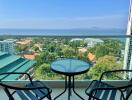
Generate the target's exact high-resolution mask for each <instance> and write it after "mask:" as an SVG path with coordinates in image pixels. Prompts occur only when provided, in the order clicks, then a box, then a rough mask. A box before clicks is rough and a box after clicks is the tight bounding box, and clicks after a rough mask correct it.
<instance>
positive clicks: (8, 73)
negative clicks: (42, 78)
mask: <svg viewBox="0 0 132 100" xmlns="http://www.w3.org/2000/svg"><path fill="white" fill-rule="evenodd" d="M11 74H22V75H23V74H25V75H27V76H28V78H29V80H30V82H31V84H32V83H33V82H32V78H31V77H30V75H29V74H28V73H24V72H7V73H0V75H11ZM2 80H3V79H0V81H2Z"/></svg>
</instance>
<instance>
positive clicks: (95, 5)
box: [0, 0, 129, 29]
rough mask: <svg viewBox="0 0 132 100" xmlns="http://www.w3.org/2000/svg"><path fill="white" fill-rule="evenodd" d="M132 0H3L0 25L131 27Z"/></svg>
mask: <svg viewBox="0 0 132 100" xmlns="http://www.w3.org/2000/svg"><path fill="white" fill-rule="evenodd" d="M128 14H129V0H0V28H36V29H72V28H95V27H97V28H103V29H106V28H110V29H111V28H119V29H125V28H126V27H127V21H128Z"/></svg>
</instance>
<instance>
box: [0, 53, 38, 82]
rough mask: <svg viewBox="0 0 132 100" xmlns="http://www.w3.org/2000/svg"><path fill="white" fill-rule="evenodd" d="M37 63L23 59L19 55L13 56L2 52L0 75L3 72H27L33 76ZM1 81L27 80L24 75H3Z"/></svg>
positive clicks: (0, 55) (0, 56) (0, 54)
mask: <svg viewBox="0 0 132 100" xmlns="http://www.w3.org/2000/svg"><path fill="white" fill-rule="evenodd" d="M34 64H36V61H34V60H29V59H25V58H22V57H20V56H17V55H11V54H9V53H7V52H0V73H3V72H27V73H29V74H30V75H31V76H32V75H33V66H34ZM0 79H4V80H18V79H26V76H22V75H18V74H16V75H3V76H1V77H0Z"/></svg>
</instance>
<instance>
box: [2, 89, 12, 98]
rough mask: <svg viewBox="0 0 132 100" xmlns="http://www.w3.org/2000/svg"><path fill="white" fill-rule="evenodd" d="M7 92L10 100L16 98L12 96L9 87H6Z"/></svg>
mask: <svg viewBox="0 0 132 100" xmlns="http://www.w3.org/2000/svg"><path fill="white" fill-rule="evenodd" d="M4 90H5V92H6V94H7V95H8V97H9V100H14V98H13V97H12V95H11V94H10V92H9V90H8V89H7V88H5V89H4Z"/></svg>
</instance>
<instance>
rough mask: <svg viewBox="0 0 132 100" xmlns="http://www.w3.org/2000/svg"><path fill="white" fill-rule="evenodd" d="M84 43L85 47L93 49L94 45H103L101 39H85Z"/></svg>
mask: <svg viewBox="0 0 132 100" xmlns="http://www.w3.org/2000/svg"><path fill="white" fill-rule="evenodd" d="M84 42H86V43H87V47H88V48H89V47H94V46H95V45H96V44H102V43H104V41H103V40H101V39H95V38H86V39H84Z"/></svg>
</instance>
